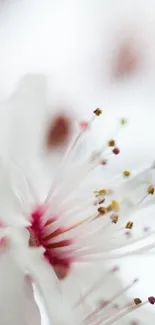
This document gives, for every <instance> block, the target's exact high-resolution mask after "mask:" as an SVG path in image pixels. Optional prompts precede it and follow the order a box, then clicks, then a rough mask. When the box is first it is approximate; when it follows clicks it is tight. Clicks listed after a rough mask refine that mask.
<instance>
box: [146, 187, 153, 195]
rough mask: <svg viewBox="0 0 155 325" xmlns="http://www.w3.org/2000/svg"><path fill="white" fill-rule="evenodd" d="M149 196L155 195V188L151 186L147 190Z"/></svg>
mask: <svg viewBox="0 0 155 325" xmlns="http://www.w3.org/2000/svg"><path fill="white" fill-rule="evenodd" d="M147 192H148V194H151V195H153V194H154V187H153V186H149V187H148V189H147Z"/></svg>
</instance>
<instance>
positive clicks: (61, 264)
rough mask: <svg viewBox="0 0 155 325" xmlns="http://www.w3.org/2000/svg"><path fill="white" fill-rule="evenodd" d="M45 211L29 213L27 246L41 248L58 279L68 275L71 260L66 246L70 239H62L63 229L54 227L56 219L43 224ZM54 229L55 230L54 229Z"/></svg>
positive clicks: (37, 210) (39, 209)
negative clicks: (29, 223) (29, 224)
mask: <svg viewBox="0 0 155 325" xmlns="http://www.w3.org/2000/svg"><path fill="white" fill-rule="evenodd" d="M44 215H45V209H44V208H42V207H39V208H37V209H35V210H34V211H33V212H32V213H31V226H30V227H29V228H28V230H29V233H30V240H29V244H30V246H33V247H39V246H43V247H44V248H45V252H44V256H45V258H46V259H47V260H48V262H49V263H50V264H51V265H52V267H53V268H54V270H55V272H56V274H57V276H58V278H59V279H63V278H64V277H66V276H67V275H68V272H69V270H70V267H71V263H72V258H71V257H70V256H69V250H67V248H68V246H70V245H71V244H72V240H70V239H62V238H61V237H62V234H63V229H62V228H60V227H57V228H56V227H55V223H56V221H57V220H58V217H52V218H50V219H48V221H46V222H45V223H44V222H43V221H44ZM55 228H56V229H55Z"/></svg>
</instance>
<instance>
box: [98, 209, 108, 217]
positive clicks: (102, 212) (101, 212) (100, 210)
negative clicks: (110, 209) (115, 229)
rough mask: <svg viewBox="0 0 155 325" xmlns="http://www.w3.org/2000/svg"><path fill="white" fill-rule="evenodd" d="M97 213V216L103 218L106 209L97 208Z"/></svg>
mask: <svg viewBox="0 0 155 325" xmlns="http://www.w3.org/2000/svg"><path fill="white" fill-rule="evenodd" d="M97 211H98V212H99V214H100V215H102V216H103V215H104V214H106V212H107V210H106V208H104V207H99V208H98V210H97Z"/></svg>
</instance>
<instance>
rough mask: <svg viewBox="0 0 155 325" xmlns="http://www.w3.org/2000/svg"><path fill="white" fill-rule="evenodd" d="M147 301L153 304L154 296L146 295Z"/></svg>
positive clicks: (154, 302) (154, 301)
mask: <svg viewBox="0 0 155 325" xmlns="http://www.w3.org/2000/svg"><path fill="white" fill-rule="evenodd" d="M148 302H149V303H150V304H151V305H154V304H155V297H153V296H151V297H148Z"/></svg>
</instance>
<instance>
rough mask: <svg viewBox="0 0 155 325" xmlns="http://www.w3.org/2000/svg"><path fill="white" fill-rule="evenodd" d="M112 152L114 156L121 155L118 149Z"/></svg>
mask: <svg viewBox="0 0 155 325" xmlns="http://www.w3.org/2000/svg"><path fill="white" fill-rule="evenodd" d="M112 152H113V153H114V155H118V154H119V153H120V150H119V149H118V148H114V149H113V151H112Z"/></svg>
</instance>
